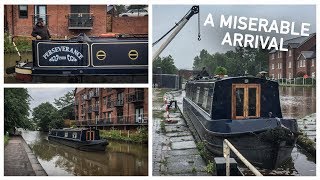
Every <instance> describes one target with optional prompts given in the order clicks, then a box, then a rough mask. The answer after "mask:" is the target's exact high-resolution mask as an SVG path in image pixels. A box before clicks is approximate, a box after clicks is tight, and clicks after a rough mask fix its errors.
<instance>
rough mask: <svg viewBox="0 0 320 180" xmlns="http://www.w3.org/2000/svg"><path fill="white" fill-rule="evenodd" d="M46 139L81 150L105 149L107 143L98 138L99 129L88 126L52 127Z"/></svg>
mask: <svg viewBox="0 0 320 180" xmlns="http://www.w3.org/2000/svg"><path fill="white" fill-rule="evenodd" d="M48 139H49V140H50V141H55V142H58V143H61V144H64V145H66V146H70V147H73V148H76V149H79V150H82V151H105V149H106V146H107V145H108V144H109V143H108V141H107V140H106V139H100V135H99V130H97V129H89V128H74V129H70V128H68V129H52V130H51V131H50V132H49V134H48Z"/></svg>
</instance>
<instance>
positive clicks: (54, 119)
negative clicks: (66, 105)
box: [32, 102, 64, 131]
mask: <svg viewBox="0 0 320 180" xmlns="http://www.w3.org/2000/svg"><path fill="white" fill-rule="evenodd" d="M32 116H33V121H34V122H35V123H36V124H37V126H38V127H39V128H40V130H41V131H49V129H52V128H62V127H63V123H64V121H63V118H62V116H61V114H60V113H59V111H58V109H57V108H55V107H54V106H53V105H52V104H51V103H49V102H45V103H41V104H40V105H39V106H37V107H35V108H34V109H33V111H32Z"/></svg>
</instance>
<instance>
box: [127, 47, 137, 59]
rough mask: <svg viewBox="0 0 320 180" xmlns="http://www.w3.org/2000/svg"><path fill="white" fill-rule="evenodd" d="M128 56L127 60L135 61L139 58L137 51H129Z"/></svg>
mask: <svg viewBox="0 0 320 180" xmlns="http://www.w3.org/2000/svg"><path fill="white" fill-rule="evenodd" d="M128 56H129V58H130V59H131V60H136V59H138V57H139V53H138V51H136V50H134V49H133V50H130V51H129V53H128Z"/></svg>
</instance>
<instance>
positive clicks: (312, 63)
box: [311, 59, 314, 67]
mask: <svg viewBox="0 0 320 180" xmlns="http://www.w3.org/2000/svg"><path fill="white" fill-rule="evenodd" d="M311 67H314V59H312V60H311Z"/></svg>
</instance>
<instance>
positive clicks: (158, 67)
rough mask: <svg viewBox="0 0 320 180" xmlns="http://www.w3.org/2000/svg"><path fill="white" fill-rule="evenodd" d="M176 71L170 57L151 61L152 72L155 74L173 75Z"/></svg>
mask: <svg viewBox="0 0 320 180" xmlns="http://www.w3.org/2000/svg"><path fill="white" fill-rule="evenodd" d="M159 71H160V72H159ZM177 71H178V69H177V67H176V66H175V65H174V59H173V58H172V56H171V55H169V56H167V57H162V58H161V57H157V58H156V59H155V60H154V61H153V72H154V73H156V74H160V73H161V74H175V73H177Z"/></svg>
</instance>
